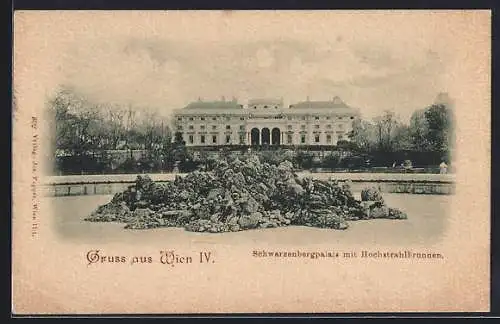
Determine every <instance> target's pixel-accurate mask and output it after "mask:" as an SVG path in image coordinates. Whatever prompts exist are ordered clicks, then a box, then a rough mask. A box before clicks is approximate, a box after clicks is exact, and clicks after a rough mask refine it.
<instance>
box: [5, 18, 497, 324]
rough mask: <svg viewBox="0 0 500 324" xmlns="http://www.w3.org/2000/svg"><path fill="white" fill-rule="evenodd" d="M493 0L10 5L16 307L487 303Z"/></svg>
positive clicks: (371, 309) (141, 310) (351, 309)
mask: <svg viewBox="0 0 500 324" xmlns="http://www.w3.org/2000/svg"><path fill="white" fill-rule="evenodd" d="M490 27H491V12H490V11H487V10H455V11H453V10H418V11H416V10H415V11H412V10H370V11H362V10H351V11H346V10H338V11H336V10H317V11H307V10H303V11H301V10H296V11H280V10H275V11H238V10H233V11H231V10H211V11H194V10H193V11H189V10H187V11H175V10H167V11H34V10H33V11H16V12H15V13H14V28H13V40H14V46H13V51H14V58H13V109H12V111H13V114H12V119H13V137H12V138H13V139H12V141H13V142H12V148H13V155H12V162H13V163H12V165H13V178H12V179H13V182H12V183H13V188H12V190H13V192H12V194H13V200H12V229H13V230H12V253H13V259H12V273H13V280H12V290H13V297H12V298H13V299H12V300H13V305H12V312H13V314H15V315H23V314H24V315H26V314H31V315H44V314H56V315H58V314H80V315H87V314H124V315H127V314H207V313H210V314H226V313H230V314H241V313H258V314H268V313H380V312H395V313H399V312H488V311H489V309H490V207H489V206H490V143H491V140H490V128H491V124H490V116H491V96H490V91H491V89H490V87H491V80H490V79H491V74H490V73H491V28H490Z"/></svg>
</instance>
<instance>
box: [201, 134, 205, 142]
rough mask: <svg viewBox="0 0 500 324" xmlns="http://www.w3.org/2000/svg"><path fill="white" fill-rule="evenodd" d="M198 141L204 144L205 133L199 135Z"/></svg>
mask: <svg viewBox="0 0 500 324" xmlns="http://www.w3.org/2000/svg"><path fill="white" fill-rule="evenodd" d="M200 142H201V144H205V135H201V136H200Z"/></svg>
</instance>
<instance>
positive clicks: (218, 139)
mask: <svg viewBox="0 0 500 324" xmlns="http://www.w3.org/2000/svg"><path fill="white" fill-rule="evenodd" d="M358 115H359V110H358V109H356V108H353V107H350V106H348V105H346V104H345V103H344V102H343V101H342V100H341V99H340V98H339V97H335V98H333V99H332V100H331V101H310V100H306V101H304V102H299V103H296V104H292V105H290V106H289V107H284V106H283V100H282V99H253V100H249V102H248V104H247V105H246V106H244V105H242V104H239V103H238V102H237V100H236V99H233V100H231V101H226V100H224V99H222V100H221V101H210V102H206V101H202V100H198V101H196V102H192V103H190V104H189V105H187V106H186V107H184V108H182V109H178V110H176V111H175V113H174V125H173V127H174V132H175V133H176V134H177V137H179V136H182V139H183V140H184V141H185V143H186V146H225V145H246V146H248V145H251V146H261V145H263V146H266V145H271V146H330V145H332V146H333V145H336V144H337V142H338V141H340V140H349V139H348V137H347V135H348V133H349V132H350V131H351V130H352V123H353V120H354V119H355V118H356V117H357V116H358Z"/></svg>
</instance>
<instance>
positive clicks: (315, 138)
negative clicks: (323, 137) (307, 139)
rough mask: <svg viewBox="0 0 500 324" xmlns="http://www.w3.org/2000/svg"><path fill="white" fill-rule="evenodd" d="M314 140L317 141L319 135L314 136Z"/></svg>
mask: <svg viewBox="0 0 500 324" xmlns="http://www.w3.org/2000/svg"><path fill="white" fill-rule="evenodd" d="M314 142H316V143H319V135H315V136H314Z"/></svg>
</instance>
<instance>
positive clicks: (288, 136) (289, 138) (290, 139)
mask: <svg viewBox="0 0 500 324" xmlns="http://www.w3.org/2000/svg"><path fill="white" fill-rule="evenodd" d="M286 142H287V143H288V144H292V134H288V135H287V137H286Z"/></svg>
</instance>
